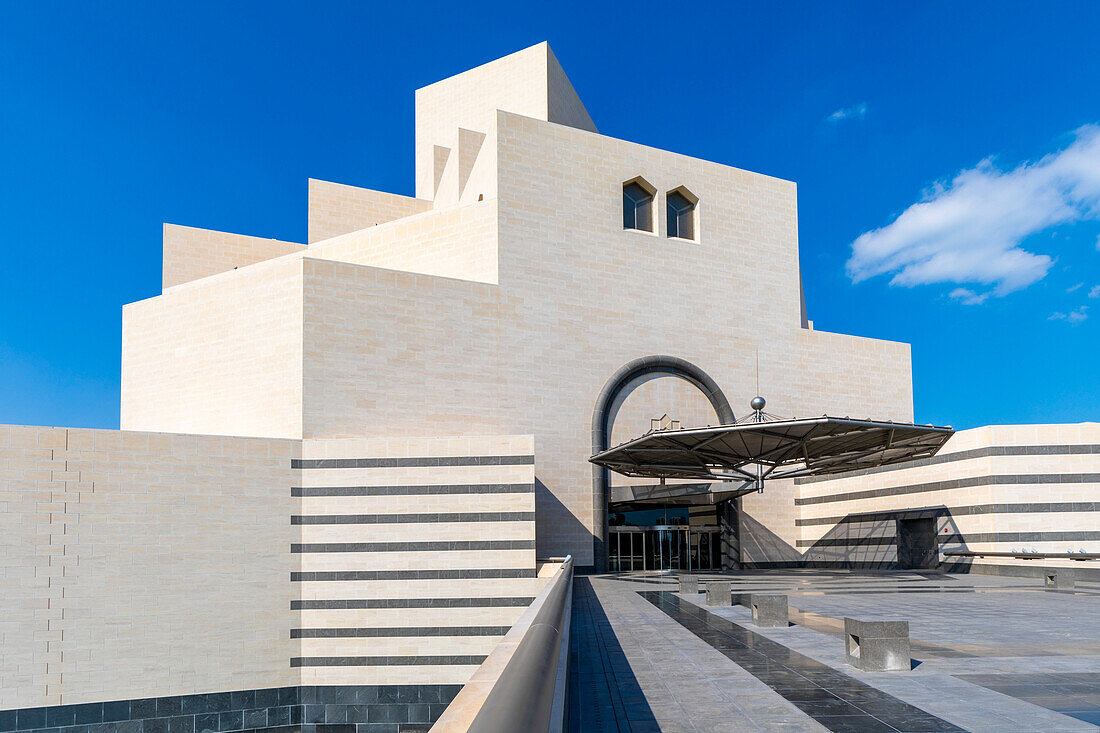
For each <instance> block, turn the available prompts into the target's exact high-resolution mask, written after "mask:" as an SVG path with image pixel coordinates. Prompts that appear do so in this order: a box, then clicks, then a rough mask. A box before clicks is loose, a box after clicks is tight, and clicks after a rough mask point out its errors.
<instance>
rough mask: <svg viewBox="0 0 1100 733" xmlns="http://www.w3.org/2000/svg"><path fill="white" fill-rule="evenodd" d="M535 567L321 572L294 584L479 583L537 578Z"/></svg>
mask: <svg viewBox="0 0 1100 733" xmlns="http://www.w3.org/2000/svg"><path fill="white" fill-rule="evenodd" d="M534 577H536V573H535V569H534V568H469V569H454V570H320V571H316V572H293V573H291V574H290V580H291V582H294V583H307V582H328V581H346V580H479V579H493V578H534Z"/></svg>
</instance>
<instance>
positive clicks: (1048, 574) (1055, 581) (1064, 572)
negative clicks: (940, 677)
mask: <svg viewBox="0 0 1100 733" xmlns="http://www.w3.org/2000/svg"><path fill="white" fill-rule="evenodd" d="M1043 580H1044V581H1045V582H1046V586H1047V588H1063V589H1068V588H1074V587H1076V585H1077V582H1076V580H1077V579H1076V577H1075V576H1074V572H1073V568H1050V569H1049V570H1047V571H1045V572H1044V573H1043Z"/></svg>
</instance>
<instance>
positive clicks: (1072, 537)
mask: <svg viewBox="0 0 1100 733" xmlns="http://www.w3.org/2000/svg"><path fill="white" fill-rule="evenodd" d="M937 537H938V539H939V544H941V545H949V544H952V543H955V542H958V543H962V544H971V543H976V542H1094V541H1096V540H1100V532H1097V531H1081V532H973V533H967V534H942V535H937ZM896 544H897V537H836V538H827V537H823V538H821V539H820V540H798V541H797V542H796V543H795V545H796V546H797V547H863V546H868V545H896Z"/></svg>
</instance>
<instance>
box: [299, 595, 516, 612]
mask: <svg viewBox="0 0 1100 733" xmlns="http://www.w3.org/2000/svg"><path fill="white" fill-rule="evenodd" d="M534 600H535V599H534V597H533V596H532V597H528V598H513V597H509V598H349V599H340V598H334V599H321V600H309V601H291V602H290V610H292V611H320V610H331V609H364V608H370V609H378V608H517V607H527V606H530V605H531V603H532V602H533V601H534Z"/></svg>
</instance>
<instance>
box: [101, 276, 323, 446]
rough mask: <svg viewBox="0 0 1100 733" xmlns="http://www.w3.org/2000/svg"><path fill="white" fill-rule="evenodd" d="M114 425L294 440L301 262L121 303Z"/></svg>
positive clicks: (298, 417)
mask: <svg viewBox="0 0 1100 733" xmlns="http://www.w3.org/2000/svg"><path fill="white" fill-rule="evenodd" d="M120 426H121V427H122V428H123V429H124V430H159V431H166V432H193V433H208V434H217V435H258V436H266V437H276V438H298V437H301V435H302V261H301V259H300V258H299V257H298V256H297V255H290V256H289V257H284V258H280V259H275V260H271V261H269V262H264V263H260V264H257V265H253V266H251V267H245V268H242V269H240V270H234V271H230V272H226V273H223V274H221V275H215V276H213V277H210V278H204V279H202V280H199V281H195V282H192V283H186V284H184V285H179V286H177V287H174V288H171V289H169V290H168V291H166V292H165V293H164V294H163V295H161V296H158V297H156V298H150V299H148V300H143V301H139V302H137V303H131V304H129V305H126V306H124V307H123V309H122V410H121V420H120Z"/></svg>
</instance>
